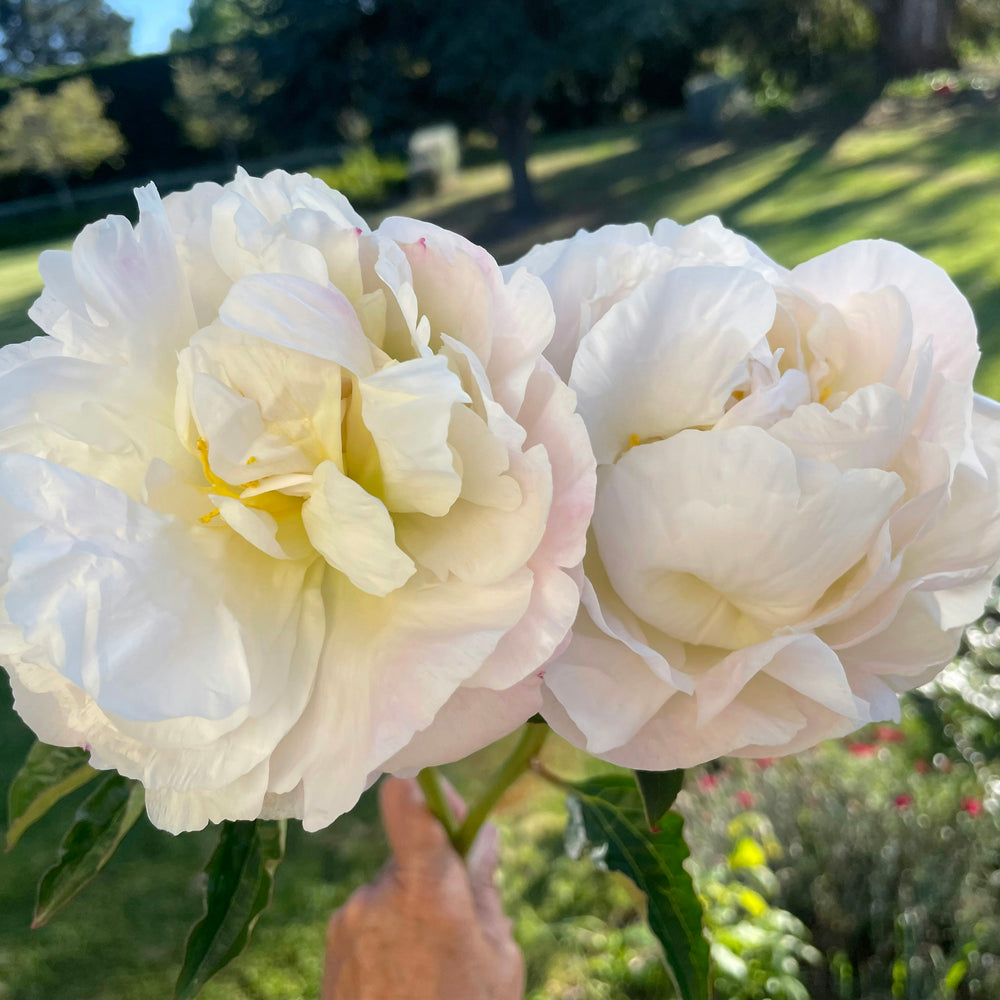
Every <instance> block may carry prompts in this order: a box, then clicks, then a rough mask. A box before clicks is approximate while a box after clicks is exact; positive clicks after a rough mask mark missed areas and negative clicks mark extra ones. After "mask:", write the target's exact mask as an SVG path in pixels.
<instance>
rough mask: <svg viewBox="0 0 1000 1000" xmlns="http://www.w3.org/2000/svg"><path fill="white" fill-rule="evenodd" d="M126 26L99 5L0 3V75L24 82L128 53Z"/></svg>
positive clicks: (76, 0) (29, 0)
mask: <svg viewBox="0 0 1000 1000" xmlns="http://www.w3.org/2000/svg"><path fill="white" fill-rule="evenodd" d="M131 33H132V22H131V21H130V20H129V19H128V18H126V17H122V16H121V14H118V13H116V12H115V11H113V10H112V9H111V8H110V7H109V6H108V5H107V4H106V3H105V2H104V0H0V72H3V73H5V74H7V75H9V76H15V77H21V78H24V77H29V76H31V75H32V74H34V73H36V72H37V71H38V70H40V69H45V68H48V67H52V66H75V65H81V64H83V63H88V62H92V61H93V60H94V59H97V58H99V57H104V56H112V57H113V56H124V55H126V54H127V53H128V50H129V42H130V38H131Z"/></svg>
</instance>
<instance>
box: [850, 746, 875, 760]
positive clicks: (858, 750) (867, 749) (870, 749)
mask: <svg viewBox="0 0 1000 1000" xmlns="http://www.w3.org/2000/svg"><path fill="white" fill-rule="evenodd" d="M847 752H848V753H852V754H854V756H855V757H874V756H875V754H877V753H878V746H877V745H876V744H874V743H850V744H848V746H847Z"/></svg>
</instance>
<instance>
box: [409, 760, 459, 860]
mask: <svg viewBox="0 0 1000 1000" xmlns="http://www.w3.org/2000/svg"><path fill="white" fill-rule="evenodd" d="M417 784H418V785H420V790H421V791H422V792H423V793H424V801H425V802H426V803H427V808H428V809H429V810H430V812H431V815H432V816H434V817H435V819H437V820H438V821H439V822H440V823H441V825H442V826H443V827H444V828H445V832H446V833H447V834H448V837H449V839H450V840H451V841H452V842H453V843H454V840H455V829H456V824H455V816H454V814H453V813H452V811H451V806H450V805H448V799H447V796H446V795H445V794H444V788H442V787H441V775H439V774H438V772H437V768H434V767H425V768H424V769H423V770H422V771H421V772H420V773H419V774H418V775H417Z"/></svg>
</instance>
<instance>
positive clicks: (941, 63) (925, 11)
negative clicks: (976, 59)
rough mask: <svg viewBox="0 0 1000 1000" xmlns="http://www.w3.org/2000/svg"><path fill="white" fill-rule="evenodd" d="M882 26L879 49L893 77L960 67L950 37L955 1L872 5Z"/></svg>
mask: <svg viewBox="0 0 1000 1000" xmlns="http://www.w3.org/2000/svg"><path fill="white" fill-rule="evenodd" d="M869 6H870V7H871V9H872V11H873V12H874V14H875V16H876V18H877V20H878V25H879V47H880V48H881V50H882V53H883V57H884V59H885V61H886V69H887V70H888V71H889V73H890V74H891V75H892V76H912V75H913V74H914V73H921V72H924V71H925V70H931V69H942V68H945V67H952V66H956V65H957V61H956V59H955V53H954V52H953V50H952V47H951V40H950V38H949V34H950V32H951V24H952V20H953V19H954V16H955V0H878V2H870V3H869Z"/></svg>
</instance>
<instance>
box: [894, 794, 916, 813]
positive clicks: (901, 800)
mask: <svg viewBox="0 0 1000 1000" xmlns="http://www.w3.org/2000/svg"><path fill="white" fill-rule="evenodd" d="M912 805H913V796H912V795H909V794H908V793H906V792H903V794H902V795H897V796H896V808H897V809H909V808H910V806H912Z"/></svg>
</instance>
